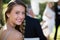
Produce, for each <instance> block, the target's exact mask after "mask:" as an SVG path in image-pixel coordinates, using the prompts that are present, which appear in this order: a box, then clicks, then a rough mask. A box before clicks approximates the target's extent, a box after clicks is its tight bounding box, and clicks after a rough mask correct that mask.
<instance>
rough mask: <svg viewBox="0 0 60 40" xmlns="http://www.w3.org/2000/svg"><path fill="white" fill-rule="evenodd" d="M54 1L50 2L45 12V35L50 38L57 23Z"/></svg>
mask: <svg viewBox="0 0 60 40" xmlns="http://www.w3.org/2000/svg"><path fill="white" fill-rule="evenodd" d="M53 6H54V3H53V2H48V3H47V5H46V8H45V11H44V13H43V18H42V19H43V21H42V29H43V33H44V35H45V36H46V37H47V38H48V39H49V36H50V34H51V33H52V31H53V28H54V25H55V12H54V7H53Z"/></svg>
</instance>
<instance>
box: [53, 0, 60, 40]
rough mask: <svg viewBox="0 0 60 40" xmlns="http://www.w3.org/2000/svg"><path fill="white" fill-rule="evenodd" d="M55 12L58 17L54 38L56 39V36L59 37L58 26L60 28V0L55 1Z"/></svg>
mask: <svg viewBox="0 0 60 40" xmlns="http://www.w3.org/2000/svg"><path fill="white" fill-rule="evenodd" d="M55 14H56V16H55V17H56V20H55V22H56V23H55V24H56V26H55V28H56V31H55V36H54V40H56V38H57V32H58V28H59V25H60V0H59V1H58V2H56V3H55Z"/></svg>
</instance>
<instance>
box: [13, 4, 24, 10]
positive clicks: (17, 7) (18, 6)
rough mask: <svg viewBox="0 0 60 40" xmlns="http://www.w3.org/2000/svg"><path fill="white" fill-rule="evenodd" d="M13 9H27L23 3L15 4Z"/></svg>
mask: <svg viewBox="0 0 60 40" xmlns="http://www.w3.org/2000/svg"><path fill="white" fill-rule="evenodd" d="M12 10H21V11H22V10H25V7H24V6H22V5H15V6H14V7H13V9H12Z"/></svg>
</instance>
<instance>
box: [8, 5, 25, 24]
mask: <svg viewBox="0 0 60 40" xmlns="http://www.w3.org/2000/svg"><path fill="white" fill-rule="evenodd" d="M7 16H8V21H10V22H11V23H13V24H16V25H21V24H22V22H23V21H24V18H25V7H24V6H22V5H16V6H14V7H13V9H12V10H11V12H10V13H7Z"/></svg>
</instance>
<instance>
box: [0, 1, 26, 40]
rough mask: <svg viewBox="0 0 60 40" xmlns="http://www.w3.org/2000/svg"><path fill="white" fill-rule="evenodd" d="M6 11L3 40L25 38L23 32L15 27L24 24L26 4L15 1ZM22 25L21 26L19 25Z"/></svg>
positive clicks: (21, 39) (20, 39)
mask: <svg viewBox="0 0 60 40" xmlns="http://www.w3.org/2000/svg"><path fill="white" fill-rule="evenodd" d="M7 7H8V8H7V10H6V12H5V18H6V25H5V26H4V27H3V28H2V29H3V31H2V33H1V37H0V38H1V40H23V35H22V33H21V32H19V31H18V30H16V29H15V27H17V26H16V25H22V23H23V21H24V19H25V14H26V6H25V5H24V3H23V2H19V1H18V2H17V1H13V2H10V3H9V4H8V6H7ZM19 27H20V26H19Z"/></svg>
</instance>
